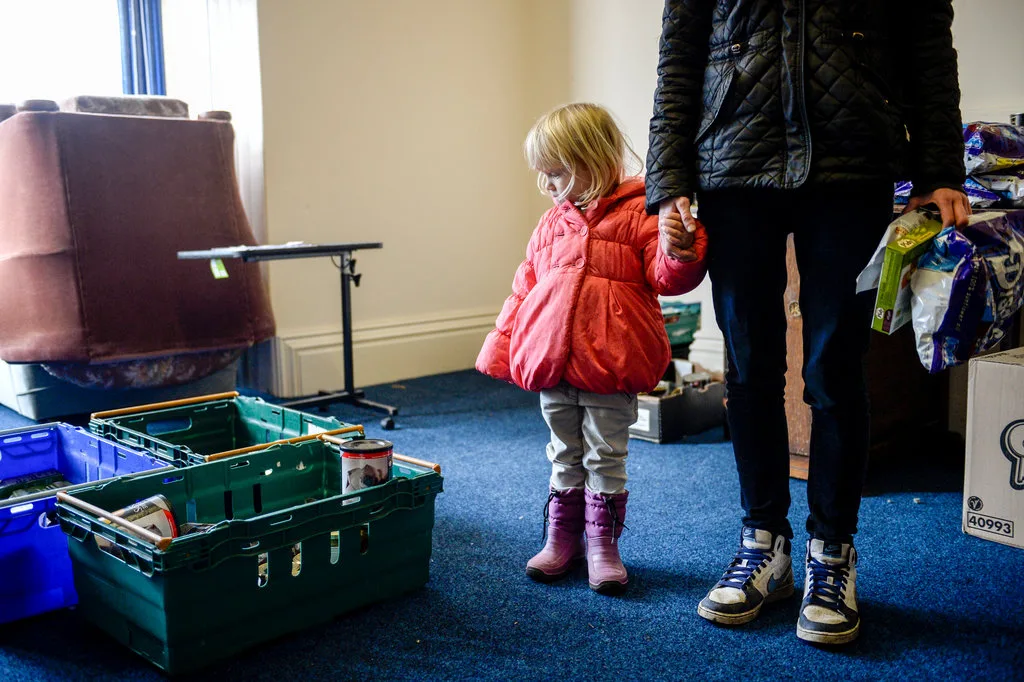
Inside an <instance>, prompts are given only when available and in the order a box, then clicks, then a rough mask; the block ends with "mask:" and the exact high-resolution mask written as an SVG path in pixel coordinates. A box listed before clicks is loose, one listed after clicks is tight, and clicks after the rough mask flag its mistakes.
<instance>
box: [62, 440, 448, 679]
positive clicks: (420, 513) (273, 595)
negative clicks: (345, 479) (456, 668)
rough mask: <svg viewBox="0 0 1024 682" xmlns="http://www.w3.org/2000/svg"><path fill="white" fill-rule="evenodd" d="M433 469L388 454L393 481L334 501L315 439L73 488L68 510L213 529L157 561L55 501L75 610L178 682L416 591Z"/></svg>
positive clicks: (436, 479) (133, 541)
mask: <svg viewBox="0 0 1024 682" xmlns="http://www.w3.org/2000/svg"><path fill="white" fill-rule="evenodd" d="M431 467H433V468H431ZM439 470H440V467H438V466H436V465H429V464H427V463H417V464H413V463H409V462H403V461H400V460H399V459H398V456H396V460H395V463H394V466H393V477H392V480H391V481H389V482H388V483H385V484H383V485H379V486H375V487H372V488H367V489H364V490H360V491H357V492H353V493H348V494H346V495H341V494H340V493H339V491H340V490H341V464H340V455H339V452H338V450H337V447H336V446H334V445H330V444H327V443H324V442H323V441H321V440H313V441H306V442H302V443H296V444H283V445H274V446H271V447H269V448H266V449H263V450H259V451H257V452H253V453H250V454H247V455H242V456H239V457H232V458H228V459H223V460H220V461H216V462H212V463H209V464H200V465H196V466H192V467H186V468H182V469H174V470H171V471H170V472H169V473H156V474H153V475H143V476H139V477H136V478H133V479H129V480H124V481H112V482H110V483H104V484H98V485H95V486H92V487H88V488H85V489H79V490H77V491H76V492H75V500H78V501H79V502H80V503H86V504H87V505H93V506H95V507H98V508H100V509H104V510H107V511H114V510H117V509H121V508H124V507H125V506H127V505H130V504H132V503H134V502H136V501H138V500H140V499H144V498H147V497H150V496H152V495H155V494H161V495H164V496H165V497H166V498H167V499H168V500H169V501H170V502H171V505H172V508H173V509H174V514H175V520H176V521H177V522H178V523H179V524H180V523H181V522H185V521H193V522H195V521H198V522H200V523H215V524H217V525H215V526H214V527H213V529H211V530H209V531H207V532H205V533H202V534H196V535H186V536H182V537H179V538H176V539H174V540H173V541H171V542H170V543H169V544H168V545H167V546H166V548H165V549H163V550H160V549H157V548H156V547H155V546H154V545H153V544H150V543H149V542H147V541H145V540H142V539H139V538H137V537H135V536H134V535H131V534H129V533H127V532H126V531H124V530H122V529H121V528H120V527H116V526H113V525H110V524H108V523H105V522H101V521H100V517H99V516H98V515H96V514H93V513H90V512H88V511H83V510H82V509H80V508H79V507H78V506H73V503H74V500H71V501H69V500H68V499H67V498H63V497H62V498H61V499H60V501H59V502H58V517H59V519H60V524H61V528H62V529H63V530H64V532H65V533H66V534H67V535H68V536H69V540H68V548H69V552H70V555H71V562H72V566H73V569H74V578H75V587H76V589H77V591H78V595H79V607H78V611H79V613H80V614H81V615H82V616H83V617H85V618H86V619H87V620H89V621H91V622H92V623H94V624H96V625H97V626H99V627H100V628H101V629H103V630H105V631H106V632H107V633H109V634H110V635H112V636H113V637H114V638H115V639H116V640H118V641H119V642H121V643H122V644H124V645H126V646H128V647H129V648H131V649H132V650H134V651H135V652H137V653H138V654H140V655H141V656H143V657H145V658H146V659H148V660H150V661H151V662H153V663H154V664H155V665H157V666H158V667H160V668H162V669H163V670H165V671H167V672H169V673H172V674H178V673H183V672H189V671H193V670H196V669H199V668H201V667H204V666H206V665H208V664H210V663H212V662H214V661H217V660H221V659H225V658H228V657H230V656H232V655H233V654H235V653H238V652H239V651H242V650H244V649H246V648H249V647H251V646H253V645H255V644H258V643H260V642H264V641H267V640H270V639H272V638H275V637H278V636H281V635H284V634H286V633H290V632H294V631H297V630H301V629H305V628H308V627H311V626H314V625H317V624H321V623H324V622H327V621H329V620H331V619H332V618H334V617H335V616H337V615H338V614H341V613H344V612H346V611H350V610H352V609H355V608H358V607H360V606H364V605H366V604H370V603H372V602H376V601H379V600H382V599H386V598H389V597H393V596H395V595H398V594H401V593H404V592H407V591H410V590H415V589H417V588H419V587H421V586H423V585H424V584H425V583H426V582H427V579H428V577H429V575H428V574H429V571H428V568H429V563H430V554H431V532H432V529H433V526H434V500H435V497H436V495H437V494H438V493H440V492H441V491H442V483H443V479H442V477H441V475H440V471H439ZM311 498H316V499H312V501H309V500H310V499H311ZM96 535H101V536H103V537H104V538H107V539H108V540H110V541H112V542H114V543H116V544H117V546H118V547H119V548H120V550H121V553H122V554H123V558H118V557H115V556H113V555H112V554H108V553H107V552H104V551H102V550H100V549H99V547H98V546H97V544H96V542H95V536H96ZM298 543H301V544H298ZM296 550H298V560H296V556H295V555H296ZM296 568H297V570H296Z"/></svg>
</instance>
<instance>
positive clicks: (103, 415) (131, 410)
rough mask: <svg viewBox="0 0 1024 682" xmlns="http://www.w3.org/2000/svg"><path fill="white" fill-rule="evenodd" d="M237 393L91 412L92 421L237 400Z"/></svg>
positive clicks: (212, 394)
mask: <svg viewBox="0 0 1024 682" xmlns="http://www.w3.org/2000/svg"><path fill="white" fill-rule="evenodd" d="M238 395H239V394H238V391H227V392H226V393H211V394H210V395H200V396H196V397H195V398H182V399H180V400H167V401H165V402H162V403H149V404H148V405H136V406H134V407H122V408H121V409H118V410H106V411H105V412H93V413H92V416H91V418H92V419H109V418H110V417H122V416H124V415H126V414H135V413H136V412H149V411H150V410H164V409H167V408H168V407H181V406H183V405H195V404H196V403H205V402H211V401H214V400H224V399H225V398H237V397H238Z"/></svg>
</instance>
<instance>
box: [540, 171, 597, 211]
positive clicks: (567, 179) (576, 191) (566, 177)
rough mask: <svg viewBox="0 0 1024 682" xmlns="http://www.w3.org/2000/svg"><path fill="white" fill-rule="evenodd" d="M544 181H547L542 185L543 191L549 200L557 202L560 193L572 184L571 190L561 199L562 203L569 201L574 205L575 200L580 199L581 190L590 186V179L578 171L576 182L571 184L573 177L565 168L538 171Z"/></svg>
mask: <svg viewBox="0 0 1024 682" xmlns="http://www.w3.org/2000/svg"><path fill="white" fill-rule="evenodd" d="M540 172H541V173H542V174H543V175H544V178H545V180H546V181H547V182H546V184H545V185H544V189H545V190H547V192H548V194H550V195H551V198H552V199H554V200H555V201H556V202H558V198H559V197H560V196H562V193H563V192H564V191H565V190H566V188H567V187H568V186H569V184H570V183H571V184H572V189H571V190H570V191H569V193H568V194H567V195H565V197H564V198H563V199H562V201H570V202H572V203H574V204H575V203H576V200H577V199H579V198H580V195H581V194H582V193H583V190H584V189H585V188H586V187H587V185H589V184H590V178H589V177H588V176H587V173H586V171H584V170H582V169H581V170H578V171H577V172H576V181H575V182H573V176H572V174H571V173H570V172H569V171H568V169H565V168H550V169H547V170H541V171H540Z"/></svg>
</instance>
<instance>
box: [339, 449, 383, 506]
mask: <svg viewBox="0 0 1024 682" xmlns="http://www.w3.org/2000/svg"><path fill="white" fill-rule="evenodd" d="M338 447H339V448H340V449H341V491H342V492H344V493H349V492H352V491H353V490H362V489H363V488H369V487H371V486H375V485H380V484H382V483H387V482H388V481H390V480H391V455H392V452H393V450H394V445H393V444H392V443H391V442H390V441H386V440H380V439H377V438H360V439H358V440H350V441H345V442H344V443H343V444H341V445H339V446H338Z"/></svg>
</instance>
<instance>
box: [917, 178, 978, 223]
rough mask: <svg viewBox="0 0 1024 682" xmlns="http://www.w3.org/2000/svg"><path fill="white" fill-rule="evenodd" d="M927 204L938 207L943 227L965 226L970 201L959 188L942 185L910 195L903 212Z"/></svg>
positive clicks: (969, 210)
mask: <svg viewBox="0 0 1024 682" xmlns="http://www.w3.org/2000/svg"><path fill="white" fill-rule="evenodd" d="M928 204H934V205H935V206H937V207H938V209H939V215H940V216H941V217H942V226H943V227H949V226H950V225H955V226H956V229H958V230H962V229H964V228H965V227H967V218H968V217H969V216H970V215H971V202H970V201H968V199H967V195H966V194H964V193H963V192H961V191H960V190H956V189H949V188H946V187H943V188H940V189H937V190H935V191H934V192H929V193H928V194H922V195H921V196H919V197H910V201H909V202H908V203H907V207H906V208H905V209H904V210H903V212H904V213H909V212H910V211H913V210H914V209H916V208H920V207H922V206H927V205H928Z"/></svg>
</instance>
